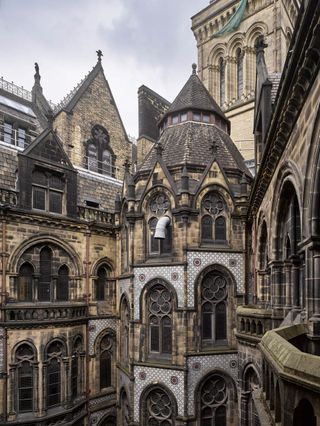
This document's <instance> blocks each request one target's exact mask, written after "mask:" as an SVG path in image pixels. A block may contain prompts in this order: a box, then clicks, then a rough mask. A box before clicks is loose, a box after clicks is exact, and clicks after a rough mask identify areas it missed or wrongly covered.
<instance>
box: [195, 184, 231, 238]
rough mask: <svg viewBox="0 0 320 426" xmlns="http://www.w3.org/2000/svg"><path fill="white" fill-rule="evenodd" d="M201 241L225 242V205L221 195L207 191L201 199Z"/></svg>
mask: <svg viewBox="0 0 320 426" xmlns="http://www.w3.org/2000/svg"><path fill="white" fill-rule="evenodd" d="M201 206H202V214H203V216H202V219H201V241H202V242H204V243H209V242H211V243H216V244H226V243H227V223H226V214H227V207H226V203H225V201H224V199H223V198H222V196H221V195H220V194H219V193H217V192H209V193H208V194H207V195H206V196H205V197H204V199H203V201H202V205H201Z"/></svg>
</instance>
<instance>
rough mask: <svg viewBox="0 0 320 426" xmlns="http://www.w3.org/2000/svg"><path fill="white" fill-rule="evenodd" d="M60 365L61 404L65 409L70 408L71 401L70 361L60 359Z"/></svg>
mask: <svg viewBox="0 0 320 426" xmlns="http://www.w3.org/2000/svg"><path fill="white" fill-rule="evenodd" d="M61 364H62V365H60V368H61V385H62V386H61V403H62V405H63V406H64V407H65V408H69V407H70V406H71V399H72V398H71V368H70V359H69V358H67V357H65V358H62V363H61ZM62 367H63V368H62Z"/></svg>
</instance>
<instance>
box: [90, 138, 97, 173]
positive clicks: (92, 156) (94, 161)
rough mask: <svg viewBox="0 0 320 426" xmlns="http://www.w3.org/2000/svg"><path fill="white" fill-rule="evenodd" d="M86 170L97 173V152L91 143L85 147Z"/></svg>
mask: <svg viewBox="0 0 320 426" xmlns="http://www.w3.org/2000/svg"><path fill="white" fill-rule="evenodd" d="M87 156H88V170H91V171H92V172H96V173H97V172H98V152H97V147H96V146H95V144H93V143H89V144H88V147H87Z"/></svg>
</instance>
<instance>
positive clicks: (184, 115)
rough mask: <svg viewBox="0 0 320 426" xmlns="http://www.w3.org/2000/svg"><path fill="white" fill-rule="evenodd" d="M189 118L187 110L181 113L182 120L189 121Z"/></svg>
mask: <svg viewBox="0 0 320 426" xmlns="http://www.w3.org/2000/svg"><path fill="white" fill-rule="evenodd" d="M187 119H188V114H187V113H186V112H183V113H182V114H181V115H180V120H181V121H187Z"/></svg>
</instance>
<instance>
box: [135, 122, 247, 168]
mask: <svg viewBox="0 0 320 426" xmlns="http://www.w3.org/2000/svg"><path fill="white" fill-rule="evenodd" d="M159 142H160V143H161V145H162V147H163V152H162V159H163V161H164V163H165V164H166V166H167V167H170V166H175V165H183V164H193V165H199V166H207V165H208V163H209V162H210V161H211V159H212V156H213V154H212V145H213V143H214V144H215V146H216V150H217V152H216V154H215V157H216V158H217V160H218V161H219V164H221V167H223V168H224V169H225V170H226V169H228V170H240V171H242V172H245V173H246V175H248V176H251V175H250V172H249V171H248V169H247V167H246V166H245V164H244V160H243V158H242V156H241V154H240V152H239V151H238V149H237V147H236V146H235V145H234V143H233V142H232V140H231V138H230V136H229V135H228V134H227V133H225V132H224V131H223V130H221V129H220V128H218V127H217V126H215V125H207V124H204V123H196V122H185V123H183V124H180V125H177V126H170V127H168V128H167V129H166V130H165V131H164V132H163V133H162V135H161V137H160V139H159ZM156 158H157V153H156V147H155V146H154V147H153V148H152V149H151V151H150V153H149V155H148V156H147V157H146V159H145V161H144V163H143V164H142V166H141V168H140V169H139V171H147V170H151V169H152V167H153V165H154V163H155V161H156Z"/></svg>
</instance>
